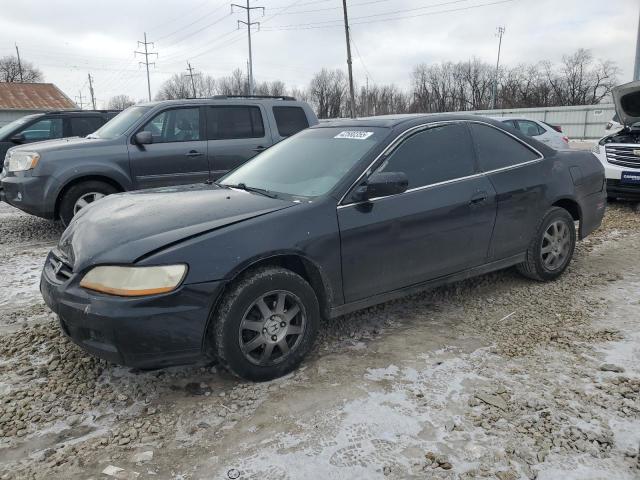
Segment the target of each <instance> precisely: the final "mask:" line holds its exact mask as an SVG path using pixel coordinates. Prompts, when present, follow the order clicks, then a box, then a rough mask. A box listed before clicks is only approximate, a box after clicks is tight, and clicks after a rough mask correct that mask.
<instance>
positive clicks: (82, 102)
mask: <svg viewBox="0 0 640 480" xmlns="http://www.w3.org/2000/svg"><path fill="white" fill-rule="evenodd" d="M76 104H78V105H79V106H80V110H84V106H85V105H87V104H86V103H85V102H84V100H82V90H79V91H78V95H77V96H76Z"/></svg>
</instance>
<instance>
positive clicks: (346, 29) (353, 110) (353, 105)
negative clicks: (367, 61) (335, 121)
mask: <svg viewBox="0 0 640 480" xmlns="http://www.w3.org/2000/svg"><path fill="white" fill-rule="evenodd" d="M342 9H343V11H344V33H345V36H346V37H347V67H348V69H349V103H350V105H351V118H356V95H355V91H354V89H353V68H352V66H351V37H350V35H349V16H348V15H347V0H342Z"/></svg>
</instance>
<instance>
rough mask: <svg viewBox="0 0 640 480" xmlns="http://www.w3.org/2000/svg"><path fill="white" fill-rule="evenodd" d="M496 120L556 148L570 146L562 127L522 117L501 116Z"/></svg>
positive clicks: (562, 148) (563, 148)
mask: <svg viewBox="0 0 640 480" xmlns="http://www.w3.org/2000/svg"><path fill="white" fill-rule="evenodd" d="M495 120H499V121H500V122H502V123H506V124H507V125H509V126H510V127H513V128H515V129H516V130H520V132H522V133H523V134H524V135H526V136H527V137H531V138H535V139H536V140H538V141H539V142H542V143H544V144H546V145H549V146H550V147H551V148H555V149H556V150H566V149H567V148H569V138H568V137H567V136H566V135H564V134H563V133H562V128H560V127H557V126H554V125H550V124H548V123H545V122H541V121H540V120H529V119H528V118H521V117H499V118H496V119H495Z"/></svg>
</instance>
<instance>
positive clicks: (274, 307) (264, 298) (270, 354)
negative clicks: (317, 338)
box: [238, 290, 307, 365]
mask: <svg viewBox="0 0 640 480" xmlns="http://www.w3.org/2000/svg"><path fill="white" fill-rule="evenodd" d="M306 323H307V315H306V313H305V309H304V305H303V304H302V302H301V301H300V299H299V298H298V297H297V296H296V295H294V294H293V293H291V292H287V291H283V290H278V291H274V292H269V293H266V294H264V295H260V297H258V298H257V299H256V300H255V301H254V302H253V303H252V304H251V306H250V307H249V308H248V310H247V311H246V313H245V314H244V317H243V319H242V322H240V331H239V332H238V338H239V341H240V349H241V350H242V353H243V354H244V356H245V358H246V359H247V360H249V361H250V362H251V363H253V364H255V365H275V364H277V363H280V362H282V361H284V360H285V359H286V358H287V355H289V354H290V353H291V351H292V350H295V349H296V348H297V346H298V344H299V343H300V341H301V340H302V337H303V334H304V329H305V326H306Z"/></svg>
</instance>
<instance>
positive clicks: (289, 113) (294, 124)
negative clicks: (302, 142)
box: [273, 107, 309, 137]
mask: <svg viewBox="0 0 640 480" xmlns="http://www.w3.org/2000/svg"><path fill="white" fill-rule="evenodd" d="M273 116H274V117H275V118H276V125H277V126H278V133H279V134H280V136H281V137H290V136H291V135H293V134H295V133H298V132H299V131H300V130H304V129H305V128H307V127H308V126H309V121H308V120H307V115H306V114H305V113H304V110H303V109H302V108H300V107H273Z"/></svg>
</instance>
